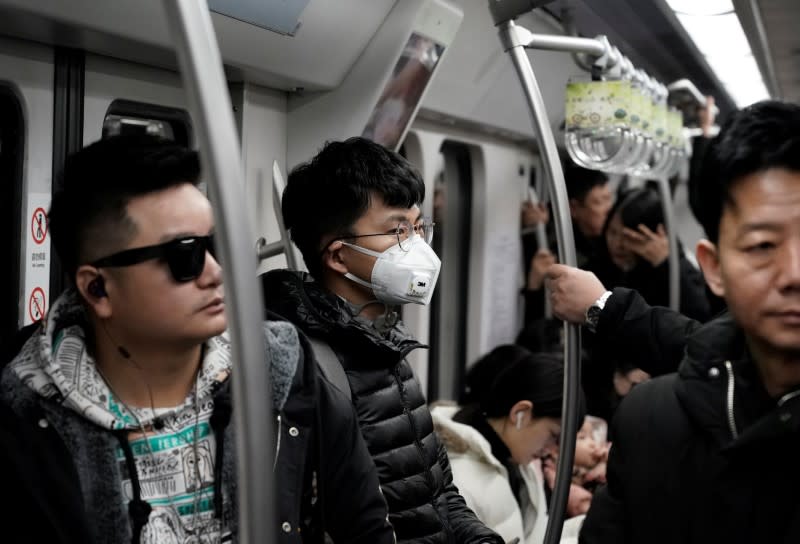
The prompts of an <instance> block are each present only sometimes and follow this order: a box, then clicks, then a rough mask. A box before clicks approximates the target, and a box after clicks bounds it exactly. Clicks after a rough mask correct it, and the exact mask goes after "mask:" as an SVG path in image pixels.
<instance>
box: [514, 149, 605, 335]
mask: <svg viewBox="0 0 800 544" xmlns="http://www.w3.org/2000/svg"><path fill="white" fill-rule="evenodd" d="M564 179H565V182H566V185H567V194H568V196H569V212H570V215H571V216H572V232H573V235H574V237H575V250H576V252H577V258H578V267H579V268H582V267H583V265H584V264H585V263H586V262H588V261H589V260H591V259H593V258H594V257H595V256H596V255H597V254H598V252H599V251H600V250H601V249H602V247H603V240H602V234H603V225H605V223H606V218H607V216H608V211H609V210H610V209H611V204H612V202H613V196H612V194H611V190H610V189H609V188H608V176H607V175H606V174H605V173H603V172H599V171H597V170H587V169H586V168H581V167H579V166H576V165H574V164H573V163H572V162H569V161H568V162H567V163H566V164H565V166H564ZM549 217H550V216H549V213H547V210H546V208H543V207H542V206H534V205H533V204H531V203H530V202H525V203H523V209H522V225H523V228H525V227H532V226H534V225H536V224H538V223H540V222H547V221H549ZM548 226H549V227H550V229H549V233H550V234H549V236H548V237H549V238H550V239H551V240H552V239H553V238H554V236H555V234H554V231H553V229H552V225H549V224H548ZM527 232H528V233H527V234H525V235H524V236H523V256H524V259H525V273H526V278H527V279H526V284H525V287H524V288H523V295H524V297H525V322H526V323H528V322H530V321H533V320H535V319H538V318H540V317H543V316H544V300H543V298H542V293H541V282H542V278H543V276H544V271H545V270H547V268H548V267H549V266H550V265H551V264H553V263H554V262H555V255H554V254H553V253H552V252H551V251H550V248H549V247H546V248H541V247H538V245H537V243H536V236H535V231H534V230H533V229H530V228H529V229H527Z"/></svg>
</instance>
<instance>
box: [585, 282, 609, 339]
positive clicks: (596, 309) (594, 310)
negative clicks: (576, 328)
mask: <svg viewBox="0 0 800 544" xmlns="http://www.w3.org/2000/svg"><path fill="white" fill-rule="evenodd" d="M610 296H611V291H606V292H605V293H603V294H602V295H600V298H598V299H597V300H595V301H594V304H592V305H591V306H589V308H587V310H586V323H585V325H586V328H587V329H589V330H590V331H592V332H594V331H595V329H597V322H598V321H599V320H600V312H602V311H603V308H605V306H606V301H608V297H610Z"/></svg>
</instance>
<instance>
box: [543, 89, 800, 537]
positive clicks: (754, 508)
mask: <svg viewBox="0 0 800 544" xmlns="http://www.w3.org/2000/svg"><path fill="white" fill-rule="evenodd" d="M702 172H703V174H702V176H701V177H700V179H701V180H702V186H700V187H694V188H693V189H694V190H693V191H692V192H691V193H690V194H692V195H693V196H692V201H691V204H692V209H693V212H694V214H695V216H696V217H697V219H698V220H699V222H700V223H701V224H702V225H703V229H704V231H705V233H706V236H707V237H708V239H707V240H701V241H700V242H699V243H698V246H697V260H698V262H699V263H700V266H701V268H702V270H703V273H704V275H705V278H706V281H707V282H708V285H709V286H710V287H711V289H712V290H713V291H714V293H715V294H717V295H718V296H721V297H723V298H724V299H725V302H726V303H727V306H728V308H729V313H727V314H723V315H722V316H720V317H718V318H717V319H715V320H713V321H711V322H709V323H707V324H706V325H702V326H701V325H700V324H699V323H697V322H696V321H692V320H690V319H688V318H686V317H684V316H681V315H676V314H675V313H673V312H670V311H668V310H666V309H663V308H652V307H649V306H648V305H647V304H645V303H644V302H643V301H642V299H641V297H639V296H638V295H637V294H636V293H635V292H633V291H628V290H625V289H615V290H614V291H613V292H605V288H604V287H603V286H602V284H600V283H599V282H598V281H597V279H596V278H595V277H594V276H592V275H591V274H589V273H586V272H583V271H580V270H576V269H571V268H568V267H564V266H560V265H554V266H553V267H552V269H551V271H550V272H549V273H548V283H549V284H550V287H551V292H552V301H553V308H554V312H555V313H556V314H557V315H559V316H561V317H562V318H565V319H568V320H569V321H572V322H575V323H582V322H585V321H587V316H588V321H589V323H593V325H594V326H596V331H597V336H598V337H600V338H603V340H604V341H606V342H608V343H610V344H616V345H618V346H619V349H620V350H621V351H624V352H626V353H638V354H639V357H640V360H641V362H642V366H641V368H643V369H645V370H648V371H651V372H652V373H653V374H660V373H664V372H665V371H669V369H670V367H671V368H672V369H673V370H674V369H675V368H678V372H677V373H674V374H669V375H666V376H663V377H660V378H657V379H654V380H651V381H649V382H647V383H643V384H641V385H639V386H637V387H636V388H634V390H633V391H632V392H631V393H630V394H629V395H628V397H627V398H626V399H625V401H623V403H622V405H621V407H620V409H619V411H618V413H617V417H616V419H615V421H614V423H613V425H612V428H613V430H614V432H613V433H612V435H613V437H614V446H613V448H612V450H611V455H610V457H609V465H608V486H607V487H606V488H604V489H601V490H600V491H598V493H597V495H596V496H595V499H594V501H593V504H592V508H591V510H590V511H589V514H588V516H587V519H586V522H585V523H584V526H583V529H582V532H581V541H582V542H585V543H586V544H595V543H617V542H630V543H648V544H651V543H655V544H659V543H665V544H667V543H670V544H671V543H675V542H702V543H725V544H736V543H752V542H782V543H783V542H786V543H788V542H799V541H800V502H799V501H798V498H797V489H798V488H799V487H800V472H798V471H797V467H796V466H797V459H798V456H800V430H799V429H800V428H799V427H798V423H797V422H798V421H800V355H798V354H800V327H799V326H798V323H799V322H800V317H799V316H800V106H798V105H796V104H788V103H782V102H777V101H764V102H759V103H756V104H754V105H752V106H749V107H747V108H745V109H743V110H740V111H737V112H734V113H732V114H731V115H730V117H729V118H728V119H727V121H726V122H725V123H724V124H723V126H722V128H721V130H720V134H719V136H717V138H715V139H714V141H713V142H711V146H710V148H709V150H708V152H707V154H706V157H705V159H704V163H703V170H702ZM592 301H595V302H592ZM681 358H682V362H680V366H679V367H678V362H679V361H680V360H681ZM754 466H756V467H758V469H757V470H753V467H754ZM654 467H656V468H657V469H654Z"/></svg>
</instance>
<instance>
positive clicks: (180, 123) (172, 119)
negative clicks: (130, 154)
mask: <svg viewBox="0 0 800 544" xmlns="http://www.w3.org/2000/svg"><path fill="white" fill-rule="evenodd" d="M130 133H145V134H151V135H154V136H160V137H162V138H165V139H167V140H173V141H175V142H177V143H179V144H181V145H185V146H187V147H189V146H191V145H192V144H193V136H192V125H191V120H190V118H189V114H188V113H187V112H186V111H185V110H181V109H178V108H168V107H165V106H159V105H157V104H145V103H142V102H134V101H131V100H115V101H114V102H112V103H111V105H110V106H109V107H108V112H106V116H105V119H104V120H103V138H108V137H109V136H115V135H117V134H130Z"/></svg>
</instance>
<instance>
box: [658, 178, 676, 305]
mask: <svg viewBox="0 0 800 544" xmlns="http://www.w3.org/2000/svg"><path fill="white" fill-rule="evenodd" d="M657 181H658V192H659V193H661V207H662V209H663V210H664V228H665V229H666V230H667V239H668V240H669V257H668V263H667V264H668V266H669V307H670V308H671V309H673V310H675V311H676V312H678V311H680V306H681V260H680V254H679V253H678V251H680V250H679V248H678V233H677V232H676V230H675V208H674V206H673V205H672V193H671V191H670V190H669V181H668V180H667V178H663V177H659V178H658V179H657Z"/></svg>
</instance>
